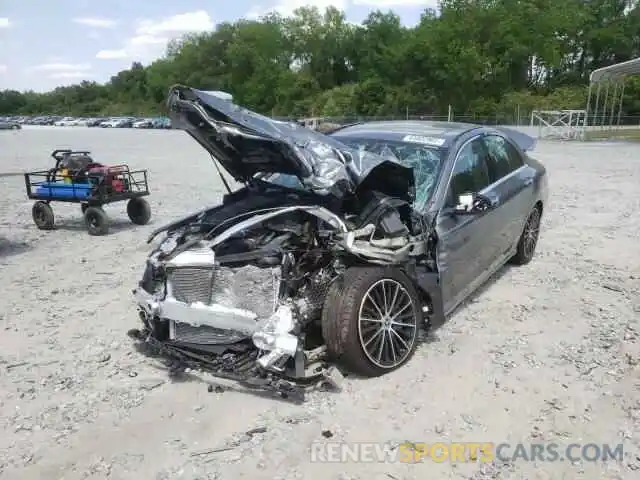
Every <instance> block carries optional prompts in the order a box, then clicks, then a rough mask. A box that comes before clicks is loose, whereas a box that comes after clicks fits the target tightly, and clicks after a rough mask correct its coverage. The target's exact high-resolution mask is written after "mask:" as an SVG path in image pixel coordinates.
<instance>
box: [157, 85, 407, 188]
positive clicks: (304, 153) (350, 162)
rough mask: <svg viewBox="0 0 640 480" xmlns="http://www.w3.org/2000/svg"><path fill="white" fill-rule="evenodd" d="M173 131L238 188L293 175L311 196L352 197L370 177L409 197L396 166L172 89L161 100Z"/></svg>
mask: <svg viewBox="0 0 640 480" xmlns="http://www.w3.org/2000/svg"><path fill="white" fill-rule="evenodd" d="M167 106H168V108H169V116H170V118H171V122H172V125H173V128H177V129H180V130H184V131H186V132H187V133H188V134H189V135H190V136H191V137H193V138H194V139H195V140H196V141H197V142H198V143H199V144H200V145H201V146H202V147H204V148H205V149H206V150H207V151H208V152H209V153H210V154H211V155H212V156H213V157H214V158H215V159H216V160H218V161H219V162H220V164H221V165H222V166H223V167H224V168H225V169H226V170H227V172H229V174H230V175H231V176H232V177H233V178H234V179H235V180H236V181H239V182H248V181H250V180H251V179H252V178H254V177H255V176H256V174H272V173H281V174H288V175H294V176H296V177H298V179H300V181H301V182H302V184H303V185H304V186H305V187H306V188H309V189H310V190H312V191H314V192H317V193H329V192H331V193H334V194H338V193H345V192H354V191H355V190H356V189H357V188H358V186H360V185H361V184H362V183H363V182H364V180H365V179H367V178H368V177H370V176H371V174H372V173H374V172H378V173H379V174H380V175H381V176H384V177H386V178H387V179H388V178H390V177H391V178H393V180H394V182H393V183H394V184H395V185H394V187H393V190H394V191H400V192H404V193H406V195H407V196H410V192H412V191H413V187H414V178H413V171H412V169H411V168H410V167H406V166H404V165H402V164H401V163H399V162H395V161H392V160H390V159H385V158H383V157H380V156H378V155H375V154H373V153H369V152H364V151H359V150H354V149H352V148H349V147H347V146H346V145H344V144H342V143H341V142H339V141H338V140H336V139H333V138H331V137H328V136H326V135H323V134H321V133H318V132H315V131H313V130H310V129H307V128H304V127H302V126H300V125H297V124H295V123H290V122H281V121H277V120H274V119H271V118H268V117H265V116H263V115H260V114H258V113H255V112H252V111H250V110H247V109H245V108H242V107H240V106H238V105H236V104H234V103H232V102H231V101H230V100H229V99H224V98H221V97H220V96H218V95H216V94H213V93H209V92H205V91H202V90H196V89H194V88H190V87H185V86H182V85H177V86H174V87H172V88H171V89H170V90H169V97H168V100H167Z"/></svg>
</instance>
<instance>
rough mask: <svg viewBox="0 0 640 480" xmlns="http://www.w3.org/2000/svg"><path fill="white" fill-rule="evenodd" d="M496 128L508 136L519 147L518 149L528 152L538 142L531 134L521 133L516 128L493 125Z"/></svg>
mask: <svg viewBox="0 0 640 480" xmlns="http://www.w3.org/2000/svg"><path fill="white" fill-rule="evenodd" d="M495 129H496V130H499V131H500V132H502V133H504V134H505V135H506V136H508V137H509V138H510V139H511V141H513V143H515V144H516V145H518V147H520V150H522V151H523V152H529V151H531V150H533V149H534V148H535V146H536V143H537V142H538V139H537V138H535V137H532V136H531V135H527V134H526V133H522V132H520V131H518V130H514V129H512V128H507V127H495Z"/></svg>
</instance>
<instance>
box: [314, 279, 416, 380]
mask: <svg viewBox="0 0 640 480" xmlns="http://www.w3.org/2000/svg"><path fill="white" fill-rule="evenodd" d="M423 323H424V320H423V315H422V308H421V302H420V297H419V295H418V293H417V292H416V289H415V287H414V286H413V284H412V282H411V280H410V279H409V278H407V276H406V275H405V274H404V273H402V272H401V271H399V270H396V269H387V268H376V267H369V268H350V269H348V270H347V271H346V272H345V274H344V275H343V276H342V277H340V278H338V279H337V280H336V281H335V282H334V283H333V284H332V285H331V287H330V288H329V292H328V294H327V297H326V300H325V303H324V309H323V312H322V334H323V337H324V340H325V343H326V345H327V350H328V353H329V354H330V355H331V356H332V357H334V358H335V359H337V360H338V361H339V362H341V363H343V364H344V366H345V367H347V368H348V369H350V370H352V371H353V372H354V373H357V374H360V375H365V376H368V377H374V376H379V375H382V374H384V373H387V372H390V371H392V370H395V369H396V368H398V367H400V366H402V365H404V364H405V363H407V362H408V361H409V359H410V358H411V356H412V355H413V354H414V352H415V349H416V347H417V344H418V334H419V329H420V328H421V327H422V325H423Z"/></svg>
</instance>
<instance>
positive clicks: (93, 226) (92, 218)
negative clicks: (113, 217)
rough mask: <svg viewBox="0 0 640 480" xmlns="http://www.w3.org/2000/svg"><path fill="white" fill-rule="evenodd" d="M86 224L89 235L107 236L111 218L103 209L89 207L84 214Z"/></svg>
mask: <svg viewBox="0 0 640 480" xmlns="http://www.w3.org/2000/svg"><path fill="white" fill-rule="evenodd" d="M84 223H85V225H86V226H87V231H88V232H89V235H106V234H107V233H109V217H107V214H106V212H105V211H104V210H103V209H102V207H89V208H87V210H86V211H85V212H84Z"/></svg>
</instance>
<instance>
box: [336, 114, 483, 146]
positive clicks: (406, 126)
mask: <svg viewBox="0 0 640 480" xmlns="http://www.w3.org/2000/svg"><path fill="white" fill-rule="evenodd" d="M478 128H483V126H482V125H475V124H473V123H462V122H432V121H428V120H390V121H375V122H363V123H356V124H352V125H346V126H344V127H340V128H338V129H337V130H334V131H333V132H331V133H329V135H330V136H332V137H335V138H337V139H340V138H349V137H351V138H370V139H375V140H389V141H393V140H397V141H402V140H405V141H406V139H405V137H407V136H413V137H418V138H414V139H412V140H411V141H414V142H417V143H424V144H426V145H430V144H431V145H432V146H438V147H442V148H447V147H449V146H450V145H451V144H452V143H453V142H454V141H455V140H456V138H458V137H459V136H460V135H462V134H463V133H466V132H468V131H470V130H474V129H478ZM421 139H422V140H424V141H420V140H421ZM429 139H436V140H437V141H436V140H434V141H432V142H430V141H429Z"/></svg>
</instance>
